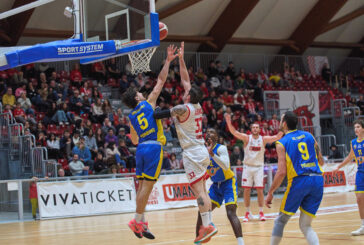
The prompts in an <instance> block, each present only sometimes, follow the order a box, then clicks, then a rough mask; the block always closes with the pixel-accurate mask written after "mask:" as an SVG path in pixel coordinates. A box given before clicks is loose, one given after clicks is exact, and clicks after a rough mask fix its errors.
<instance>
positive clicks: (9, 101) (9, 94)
mask: <svg viewBox="0 0 364 245" xmlns="http://www.w3.org/2000/svg"><path fill="white" fill-rule="evenodd" d="M2 102H3V106H5V105H10V106H11V108H12V107H14V106H15V96H14V95H13V89H12V88H10V87H9V88H8V89H7V90H6V94H4V95H3V98H2Z"/></svg>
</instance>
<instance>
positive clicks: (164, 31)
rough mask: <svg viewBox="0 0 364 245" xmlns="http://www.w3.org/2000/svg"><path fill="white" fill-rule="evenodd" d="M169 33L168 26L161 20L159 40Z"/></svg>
mask: <svg viewBox="0 0 364 245" xmlns="http://www.w3.org/2000/svg"><path fill="white" fill-rule="evenodd" d="M167 35H168V27H167V25H166V24H164V23H163V22H159V40H161V41H162V40H163V39H165V38H166V37H167Z"/></svg>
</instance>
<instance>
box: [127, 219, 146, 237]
mask: <svg viewBox="0 0 364 245" xmlns="http://www.w3.org/2000/svg"><path fill="white" fill-rule="evenodd" d="M128 226H129V228H130V229H131V230H132V231H133V232H134V234H135V236H136V237H138V238H142V237H143V230H144V229H143V226H142V224H141V223H137V222H136V220H135V219H132V220H130V222H129V224H128Z"/></svg>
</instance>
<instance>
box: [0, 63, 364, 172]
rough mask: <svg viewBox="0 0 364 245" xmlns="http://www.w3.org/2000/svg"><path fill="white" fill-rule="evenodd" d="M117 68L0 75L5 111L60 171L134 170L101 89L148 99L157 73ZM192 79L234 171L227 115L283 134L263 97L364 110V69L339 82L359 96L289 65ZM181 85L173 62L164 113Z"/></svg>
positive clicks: (238, 146) (326, 73)
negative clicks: (313, 96) (296, 95)
mask: <svg viewBox="0 0 364 245" xmlns="http://www.w3.org/2000/svg"><path fill="white" fill-rule="evenodd" d="M117 67H118V65H117V63H116V62H115V60H114V59H112V60H109V61H107V62H98V63H95V64H93V65H92V66H90V67H81V68H82V69H80V66H79V65H78V64H76V65H75V66H74V67H73V69H72V70H71V72H70V73H68V72H66V71H57V70H55V69H53V68H51V67H49V65H48V64H43V63H42V64H39V66H37V67H35V66H34V65H33V64H29V65H26V66H23V67H21V69H10V70H6V71H3V72H0V95H1V96H2V104H3V111H5V112H6V111H11V112H12V113H13V116H14V117H15V118H16V120H17V121H18V122H21V123H23V124H24V132H25V133H26V134H29V133H32V134H34V135H35V137H36V145H37V146H44V147H47V149H48V154H49V158H52V159H57V161H58V162H59V163H60V164H61V165H62V168H63V169H62V170H61V172H62V171H64V170H66V174H72V175H85V174H91V173H95V174H104V173H111V172H121V173H127V172H130V171H131V172H132V171H135V156H134V152H135V151H134V150H135V147H134V146H133V145H132V143H131V140H130V138H129V136H128V134H129V126H128V125H129V123H128V119H127V116H126V115H125V114H124V112H123V110H122V109H121V108H118V109H117V110H114V109H113V108H112V105H111V104H110V101H109V100H108V99H107V98H104V97H103V94H102V93H101V92H100V88H101V87H105V86H109V87H112V88H114V89H116V88H117V89H118V90H119V93H120V94H121V93H123V92H124V91H125V90H126V88H128V87H130V86H134V87H138V88H140V91H142V92H144V93H148V92H150V90H151V89H152V88H153V85H154V84H155V82H156V77H157V75H158V74H157V73H158V72H157V71H156V72H155V73H153V72H150V73H148V74H145V75H144V74H139V75H137V76H132V75H131V74H130V64H128V65H126V67H125V68H124V69H123V71H120V70H118V68H117ZM81 70H82V71H81ZM188 72H189V75H190V79H191V82H192V83H194V84H196V85H198V86H199V87H200V88H201V89H202V91H203V94H204V99H203V101H202V102H201V105H202V107H203V110H204V113H205V116H204V118H203V123H202V126H203V132H204V133H206V131H207V128H209V127H214V128H216V129H217V130H218V132H219V134H220V136H221V137H220V138H219V142H220V143H223V144H226V145H228V147H229V150H230V151H231V163H232V165H241V164H242V159H243V156H244V151H243V143H242V141H240V140H236V139H235V138H233V137H232V136H231V135H230V133H228V130H227V127H226V124H225V122H224V117H223V115H224V113H233V117H232V119H233V120H232V121H233V124H234V126H235V128H237V129H238V130H240V131H241V132H245V133H247V134H249V133H250V131H249V129H250V124H252V123H253V122H257V123H258V124H259V125H260V127H261V134H262V135H274V134H276V133H277V131H278V127H279V121H278V120H279V119H278V118H277V115H273V117H272V118H266V117H265V115H264V103H263V91H264V90H266V91H269V90H325V91H328V92H329V95H330V96H331V97H332V98H345V99H346V100H347V101H348V104H351V105H355V106H358V107H360V109H361V110H362V111H363V110H364V98H363V94H364V86H363V77H364V69H362V70H361V73H360V75H359V76H357V77H354V76H350V75H348V76H344V75H339V78H338V79H340V82H341V79H343V80H345V83H347V82H348V83H349V84H348V85H350V87H351V88H352V91H355V92H356V94H357V95H359V94H361V95H360V96H351V94H350V93H347V94H346V95H343V94H342V93H341V91H340V90H339V89H337V88H334V86H331V84H332V79H333V76H332V75H331V72H330V69H329V68H327V67H325V68H324V69H323V72H322V75H321V76H309V75H307V74H301V73H300V72H299V71H296V70H295V68H294V67H289V66H288V64H285V65H284V66H283V69H282V71H280V72H273V73H271V74H266V73H265V72H264V71H260V72H258V73H255V74H253V73H249V72H246V71H245V70H244V69H240V70H239V71H237V70H236V69H235V67H234V63H232V62H230V63H229V64H228V65H227V66H226V67H225V66H224V64H222V63H221V62H219V61H216V62H215V61H213V62H211V63H210V65H209V67H208V69H207V70H203V69H201V68H200V69H198V70H197V71H194V70H193V68H192V67H190V68H189V69H188ZM330 80H331V82H330ZM179 81H180V74H179V65H178V63H177V62H176V61H175V62H173V64H172V65H171V67H170V70H169V76H168V79H167V81H166V84H165V86H164V89H163V91H162V93H161V96H160V98H159V100H158V106H159V107H160V108H162V109H164V108H169V107H171V106H174V105H176V104H179V103H182V95H183V88H182V86H181V84H180V82H179ZM357 97H358V98H357ZM163 128H164V131H165V135H166V137H167V142H173V140H174V139H175V138H176V132H175V129H174V126H173V123H172V120H171V119H164V120H163ZM265 156H266V162H276V160H277V153H276V151H275V147H274V145H271V146H268V147H267V149H266V154H265ZM181 168H183V164H182V163H181V160H180V158H179V157H178V154H177V156H176V154H175V153H171V152H165V154H164V159H163V169H167V170H168V169H181Z"/></svg>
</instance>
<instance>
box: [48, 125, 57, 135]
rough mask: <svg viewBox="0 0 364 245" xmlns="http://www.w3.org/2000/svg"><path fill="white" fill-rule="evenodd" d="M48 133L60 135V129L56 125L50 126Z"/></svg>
mask: <svg viewBox="0 0 364 245" xmlns="http://www.w3.org/2000/svg"><path fill="white" fill-rule="evenodd" d="M47 133H48V134H57V135H58V133H59V132H58V128H57V125H55V124H49V125H48V127H47Z"/></svg>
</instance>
